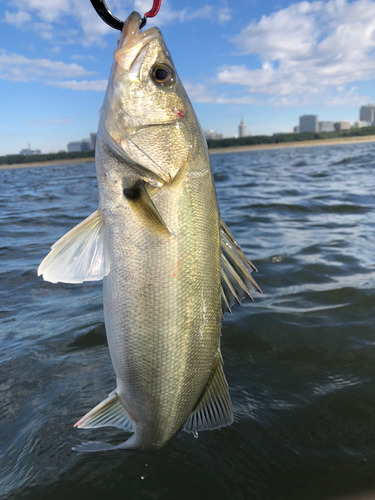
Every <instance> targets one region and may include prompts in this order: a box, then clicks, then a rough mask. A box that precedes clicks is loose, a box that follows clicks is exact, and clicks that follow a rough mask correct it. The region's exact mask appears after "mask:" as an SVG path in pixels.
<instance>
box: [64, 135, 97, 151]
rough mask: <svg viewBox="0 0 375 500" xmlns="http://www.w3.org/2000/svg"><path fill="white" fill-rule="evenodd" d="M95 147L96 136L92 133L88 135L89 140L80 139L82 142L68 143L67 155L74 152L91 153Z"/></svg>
mask: <svg viewBox="0 0 375 500" xmlns="http://www.w3.org/2000/svg"><path fill="white" fill-rule="evenodd" d="M95 146H96V134H94V133H93V132H92V133H91V134H90V138H88V139H82V141H74V142H69V144H68V153H73V152H74V151H92V150H93V149H95Z"/></svg>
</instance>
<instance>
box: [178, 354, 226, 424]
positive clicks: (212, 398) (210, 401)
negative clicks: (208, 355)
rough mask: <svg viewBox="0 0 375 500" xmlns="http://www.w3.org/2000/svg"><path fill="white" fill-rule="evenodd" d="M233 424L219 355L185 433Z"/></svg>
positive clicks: (188, 420) (187, 422)
mask: <svg viewBox="0 0 375 500" xmlns="http://www.w3.org/2000/svg"><path fill="white" fill-rule="evenodd" d="M232 422H233V413H232V404H231V401H230V396H229V392H228V384H227V381H226V379H225V375H224V371H223V359H222V357H221V354H220V353H219V354H218V356H217V359H216V362H215V365H214V368H213V370H212V375H211V378H210V380H209V381H208V384H207V386H206V388H205V390H204V391H203V394H202V396H201V398H200V400H199V402H198V404H197V406H196V408H195V410H194V411H193V413H192V414H191V415H190V416H189V418H188V419H187V421H186V423H185V426H184V431H186V432H199V431H205V430H213V429H218V428H220V427H225V426H226V425H230V424H231V423H232Z"/></svg>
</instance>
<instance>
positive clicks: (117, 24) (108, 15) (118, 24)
mask: <svg viewBox="0 0 375 500" xmlns="http://www.w3.org/2000/svg"><path fill="white" fill-rule="evenodd" d="M90 1H91V3H92V6H93V7H94V9H95V10H96V12H97V13H98V14H99V16H100V18H101V19H103V21H104V22H105V23H106V24H108V26H111V28H115V29H116V30H120V31H122V28H123V27H124V22H123V21H120V19H118V18H117V17H116V16H114V15H113V14H112V12H111V11H110V10H109V9H108V6H107V4H106V3H105V1H104V0H90ZM161 2H162V0H153V5H152V9H151V10H149V11H148V12H146V13H145V14H144V16H143V18H142V20H141V22H140V25H139V29H142V28H143V27H144V26H145V25H146V23H147V18H148V17H155V16H156V14H157V13H158V12H159V9H160V5H161Z"/></svg>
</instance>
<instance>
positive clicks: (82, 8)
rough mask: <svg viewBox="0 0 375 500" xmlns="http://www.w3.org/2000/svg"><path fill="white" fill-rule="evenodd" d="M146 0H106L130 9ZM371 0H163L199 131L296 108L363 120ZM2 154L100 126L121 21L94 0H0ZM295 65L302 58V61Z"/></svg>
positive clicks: (293, 114)
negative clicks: (109, 21) (104, 17)
mask: <svg viewBox="0 0 375 500" xmlns="http://www.w3.org/2000/svg"><path fill="white" fill-rule="evenodd" d="M150 3H152V2H149V1H145V0H136V1H135V2H134V1H129V0H124V1H121V2H120V1H119V0H113V1H110V2H109V4H110V5H109V7H110V9H111V10H112V12H113V13H114V14H115V15H116V16H117V17H119V18H121V19H124V18H125V17H126V16H127V15H128V14H129V13H130V12H131V11H132V10H133V9H135V10H139V11H140V12H145V11H146V10H148V9H149V8H150ZM374 14H375V0H373V1H370V0H354V1H352V2H345V1H344V0H329V1H328V2H318V1H310V2H290V1H285V0H282V1H281V3H278V4H277V6H276V5H275V4H274V3H273V2H263V3H261V4H259V3H256V2H255V3H252V4H251V5H250V4H249V3H248V2H247V1H245V0H241V1H240V0H233V1H231V2H230V4H227V3H225V2H224V3H222V2H221V1H220V2H218V1H216V2H210V3H207V4H203V5H202V4H201V3H200V2H198V1H197V0H192V1H191V2H189V4H186V3H185V2H182V1H180V0H163V3H162V7H161V10H160V13H159V14H158V16H157V17H156V18H155V21H154V22H153V21H151V22H150V23H149V26H152V25H153V24H156V25H158V26H159V27H160V28H161V31H162V33H163V35H164V37H165V40H166V43H167V46H168V48H169V50H170V51H171V54H172V57H173V60H174V63H175V65H176V68H177V70H178V73H179V75H180V77H181V80H182V82H183V84H184V85H185V88H186V91H187V93H188V95H189V97H190V99H191V100H192V102H193V106H194V109H195V111H196V113H197V116H198V118H199V120H200V122H201V125H202V128H203V129H204V130H211V129H215V130H218V131H220V133H222V134H223V135H224V136H225V137H230V136H233V135H234V134H237V131H238V124H239V118H241V116H243V117H244V121H245V123H246V126H247V129H248V130H249V131H251V134H252V135H259V134H267V135H271V134H272V133H274V132H275V131H277V132H289V131H291V130H293V127H294V126H295V125H296V120H297V118H298V116H302V115H303V114H312V113H313V114H317V115H319V119H320V120H321V121H334V122H336V121H341V120H343V119H345V120H348V121H350V122H354V121H356V120H358V109H359V107H360V106H361V105H363V104H366V103H368V102H375V85H374V79H375V63H374V61H375V53H374V43H373V38H374V31H375V28H374V27H373V26H372V24H371V23H372V19H373V15H374ZM0 22H1V37H0V89H1V101H0V102H1V110H2V120H1V121H0V155H4V154H13V153H14V154H17V153H19V151H20V150H21V149H24V148H25V146H26V145H27V143H32V144H33V145H34V148H38V149H41V150H42V151H43V152H47V153H48V152H49V151H58V150H61V149H65V148H66V145H67V143H68V142H70V141H74V140H75V138H80V137H87V134H88V133H89V132H90V131H92V130H96V129H97V125H98V121H99V110H100V107H101V105H102V101H103V97H104V91H105V87H106V82H107V78H108V75H109V71H110V67H111V64H112V59H113V48H114V47H115V45H116V40H117V36H118V32H116V31H115V30H113V29H111V28H109V27H108V26H106V25H105V24H104V23H103V22H102V21H101V20H100V19H99V17H98V16H97V14H96V13H95V11H94V9H93V8H92V6H91V4H90V2H89V1H88V0H67V2H66V3H46V4H43V5H42V4H41V3H40V2H38V1H37V0H30V1H26V0H18V1H17V2H16V3H14V2H11V1H10V0H4V2H3V3H1V5H0ZM296 68H298V69H296Z"/></svg>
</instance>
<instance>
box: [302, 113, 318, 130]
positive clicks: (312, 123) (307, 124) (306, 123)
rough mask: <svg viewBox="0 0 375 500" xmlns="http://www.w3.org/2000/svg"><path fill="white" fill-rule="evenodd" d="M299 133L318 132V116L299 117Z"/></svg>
mask: <svg viewBox="0 0 375 500" xmlns="http://www.w3.org/2000/svg"><path fill="white" fill-rule="evenodd" d="M299 130H300V132H301V133H302V132H318V130H319V128H318V115H303V116H300V117H299Z"/></svg>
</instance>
